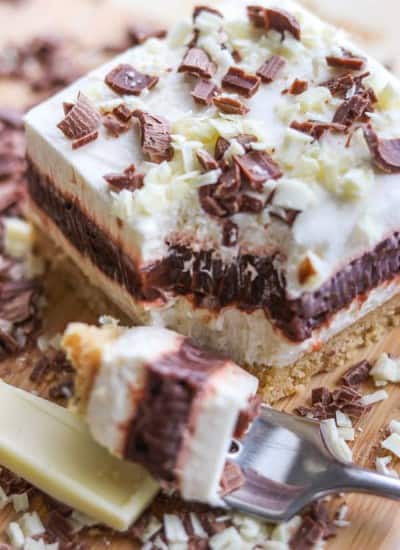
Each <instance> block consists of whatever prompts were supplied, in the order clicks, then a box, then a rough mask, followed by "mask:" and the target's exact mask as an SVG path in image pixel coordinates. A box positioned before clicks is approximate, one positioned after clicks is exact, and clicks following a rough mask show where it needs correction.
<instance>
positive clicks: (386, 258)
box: [29, 164, 400, 342]
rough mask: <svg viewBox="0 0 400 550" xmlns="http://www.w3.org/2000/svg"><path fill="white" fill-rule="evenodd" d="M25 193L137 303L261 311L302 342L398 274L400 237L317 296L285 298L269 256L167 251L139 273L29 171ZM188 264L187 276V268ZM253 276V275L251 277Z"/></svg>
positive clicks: (386, 242) (346, 271)
mask: <svg viewBox="0 0 400 550" xmlns="http://www.w3.org/2000/svg"><path fill="white" fill-rule="evenodd" d="M29 193H30V196H31V198H32V199H33V200H34V201H35V203H36V204H37V206H38V207H39V208H41V209H42V210H43V211H44V212H45V213H46V214H47V215H48V216H49V217H50V218H51V219H52V220H53V221H54V223H55V224H56V225H57V226H58V228H59V229H60V230H61V231H62V232H63V234H64V235H65V237H66V238H67V239H68V240H69V241H70V242H71V243H72V244H73V245H74V246H75V248H76V249H77V250H78V251H79V252H80V253H81V254H83V255H85V256H87V257H88V258H90V260H91V262H92V263H93V264H94V265H96V266H97V267H98V268H99V269H100V270H101V271H103V273H105V274H106V275H107V276H108V277H110V279H112V280H114V281H116V282H117V283H119V284H120V285H122V286H123V287H124V288H125V289H126V290H127V291H128V292H129V293H130V294H131V295H132V296H133V297H134V298H135V299H137V300H149V301H151V300H155V299H156V298H160V297H162V293H163V291H169V292H174V293H176V294H180V295H184V296H186V297H187V298H189V299H190V300H192V301H193V303H194V304H195V305H196V306H198V307H204V308H208V309H211V310H215V311H218V310H219V309H220V308H222V307H224V306H228V305H234V306H236V307H238V308H240V309H242V310H243V311H248V312H252V311H254V310H257V309H263V310H264V311H265V313H266V314H267V315H268V317H269V318H270V320H271V322H273V323H274V324H275V325H276V326H277V327H278V328H279V329H280V330H281V331H282V332H283V334H284V335H285V336H286V337H287V338H289V339H290V340H293V341H295V342H302V341H304V340H306V339H307V338H309V337H310V336H311V335H312V331H313V330H314V329H316V328H318V327H320V326H322V325H323V324H324V323H325V322H327V321H329V319H330V318H331V316H332V315H333V314H334V313H336V312H338V311H340V310H341V309H343V308H345V307H347V306H349V305H350V304H351V302H352V301H353V300H354V299H355V298H357V297H364V295H365V294H366V293H367V292H369V291H370V290H372V289H374V288H376V287H377V286H378V285H380V284H382V283H384V282H386V281H390V280H392V279H393V278H394V277H395V276H397V275H398V274H399V273H400V233H398V232H396V233H394V234H393V235H392V236H391V237H389V238H387V239H385V240H384V241H383V242H382V243H380V244H379V245H378V246H377V247H376V248H375V249H374V250H372V251H371V252H368V253H367V254H364V255H363V256H361V257H360V258H357V259H355V260H353V261H352V262H351V263H349V264H348V265H347V266H345V267H344V268H343V269H342V270H341V271H338V272H337V273H336V274H335V275H334V276H333V277H332V278H331V279H329V280H328V281H327V282H326V283H325V284H324V285H323V286H322V287H321V288H320V289H319V290H318V291H315V292H306V293H304V294H303V295H302V296H301V297H300V298H298V299H296V300H291V299H289V298H288V297H287V293H286V281H285V277H284V275H283V274H282V273H280V272H278V271H277V269H276V267H275V266H274V256H263V257H259V256H251V255H249V254H242V255H240V256H239V257H238V258H237V259H236V261H235V263H232V264H229V265H226V264H223V263H222V261H221V260H220V259H219V258H217V257H216V256H217V254H216V253H215V251H202V252H198V253H194V252H193V251H192V250H191V249H189V248H185V247H179V246H172V245H171V246H170V250H169V255H168V257H166V258H165V259H163V260H162V261H160V262H158V263H157V264H154V265H152V266H147V267H146V268H143V269H139V268H138V266H136V265H135V264H134V262H133V261H132V260H131V259H130V258H129V257H128V256H127V255H126V254H125V253H124V252H123V251H122V249H121V248H120V246H119V245H118V244H117V243H116V242H115V241H113V239H112V238H111V237H110V236H109V235H108V234H106V233H105V232H104V231H103V230H102V229H100V228H99V227H98V226H97V225H96V224H95V223H94V222H93V221H92V220H90V219H89V218H88V217H87V215H86V214H85V213H84V212H83V211H82V209H81V208H80V206H79V204H78V203H77V201H75V200H73V199H69V198H66V197H65V196H63V195H62V194H60V193H59V192H58V191H57V190H56V189H55V187H54V185H53V184H52V182H51V181H49V180H48V178H47V177H46V176H43V175H41V174H40V173H39V172H38V171H37V170H36V168H35V167H34V166H33V165H32V164H31V165H30V169H29ZM188 263H189V264H190V263H192V264H193V268H192V270H190V271H188V270H186V269H185V265H188ZM255 274H256V276H254V275H255Z"/></svg>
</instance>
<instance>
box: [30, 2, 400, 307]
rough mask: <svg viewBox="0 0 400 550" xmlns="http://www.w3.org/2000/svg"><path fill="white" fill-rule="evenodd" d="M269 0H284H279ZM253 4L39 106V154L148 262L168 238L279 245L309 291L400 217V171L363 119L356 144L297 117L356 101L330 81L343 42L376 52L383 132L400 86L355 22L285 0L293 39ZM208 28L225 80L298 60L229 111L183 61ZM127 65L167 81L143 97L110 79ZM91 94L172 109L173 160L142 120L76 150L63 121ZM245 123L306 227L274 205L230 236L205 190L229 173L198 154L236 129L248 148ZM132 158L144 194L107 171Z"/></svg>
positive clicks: (297, 286)
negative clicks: (294, 26) (313, 130)
mask: <svg viewBox="0 0 400 550" xmlns="http://www.w3.org/2000/svg"><path fill="white" fill-rule="evenodd" d="M257 4H258V5H262V6H267V7H276V2H273V1H265V0H263V1H260V2H257ZM247 5H248V2H246V1H242V0H241V1H235V2H234V1H232V0H224V1H222V2H220V3H219V4H218V9H219V10H220V11H221V12H222V14H223V16H224V18H223V19H221V17H219V16H218V15H216V14H212V13H209V12H207V11H203V12H201V13H200V14H199V15H198V17H197V18H196V19H195V22H194V23H193V22H192V21H189V20H188V21H182V22H181V23H179V24H178V25H177V26H176V27H175V28H174V29H173V30H172V31H171V32H170V33H169V35H168V37H167V39H166V40H157V39H151V40H149V41H148V42H146V43H145V44H143V45H142V46H140V47H137V48H134V49H132V50H129V51H127V52H125V53H124V54H122V55H121V56H119V57H118V58H116V59H114V60H113V61H111V62H110V63H108V64H106V65H104V66H103V67H100V68H99V69H97V70H95V71H93V72H91V73H90V74H88V75H87V76H86V77H84V78H83V79H81V80H79V81H78V82H77V83H75V84H74V85H72V86H71V87H69V88H68V89H66V90H64V91H63V92H61V93H60V94H58V95H57V96H55V97H54V98H52V99H50V100H48V101H46V102H45V103H44V104H42V105H40V106H38V107H36V108H35V109H33V110H32V111H31V112H30V113H29V114H28V116H27V119H26V124H27V131H28V154H29V155H30V157H31V158H32V160H33V161H34V163H35V164H36V165H37V166H38V168H39V169H41V170H42V171H43V172H44V173H46V174H48V175H49V176H51V177H53V179H54V180H55V182H56V184H57V185H58V186H59V187H60V188H61V190H62V191H64V192H65V193H67V194H70V195H72V196H74V197H77V198H78V199H79V200H80V201H81V203H82V204H83V206H84V208H85V209H86V210H87V211H88V213H89V215H91V216H92V217H93V218H94V219H96V220H97V221H98V222H99V224H100V225H101V226H103V227H105V228H106V229H107V230H109V232H110V233H111V234H112V235H114V236H115V237H116V238H117V239H118V240H119V241H120V242H121V246H122V247H123V248H124V249H125V250H126V251H127V252H128V253H130V254H132V256H134V257H135V258H136V259H137V260H138V261H139V263H141V264H147V263H150V262H153V261H155V260H157V259H160V258H161V257H163V255H165V253H166V252H167V244H166V243H167V242H168V243H174V244H176V243H184V244H188V243H189V244H190V246H191V247H192V248H193V249H195V250H198V249H209V248H213V249H216V250H217V251H218V253H219V254H220V255H221V257H222V258H223V259H224V260H226V261H232V260H234V259H235V257H236V256H237V254H238V253H239V251H241V252H242V253H244V252H248V253H251V254H257V255H263V254H269V253H274V252H276V251H279V255H278V256H277V259H276V262H277V267H279V268H280V269H281V271H282V272H283V273H284V274H285V278H286V281H287V290H288V293H289V295H290V296H291V297H297V296H299V295H300V294H301V293H303V292H304V291H305V290H313V289H316V288H318V287H319V286H320V285H321V284H322V283H323V282H324V281H326V280H327V279H329V277H330V276H332V274H334V273H335V272H336V271H337V270H338V269H339V268H341V267H343V265H344V264H346V263H347V262H348V261H349V260H351V259H353V258H355V257H357V256H360V255H361V254H362V253H364V252H365V251H366V250H368V249H370V248H373V247H374V246H375V245H376V244H377V243H378V242H380V241H381V240H383V239H384V238H385V236H387V235H389V234H390V233H392V232H393V231H395V230H396V229H397V228H398V227H399V226H400V185H399V183H400V182H399V178H400V175H384V174H381V173H378V172H377V170H376V169H375V168H374V166H373V163H372V158H371V154H370V151H369V150H368V147H367V145H366V142H365V139H364V137H363V134H362V131H361V130H359V131H356V132H355V134H354V136H353V139H352V140H351V143H350V145H349V146H348V147H346V146H345V145H346V140H347V136H346V135H343V134H337V133H333V132H326V133H325V134H324V135H323V136H322V137H321V138H320V139H319V140H313V138H311V137H310V136H308V135H306V134H303V133H301V132H299V131H296V130H294V129H291V128H290V124H291V122H293V121H299V122H304V121H306V120H309V119H315V120H319V121H324V122H330V121H331V120H332V118H333V116H334V113H335V112H336V110H337V108H338V106H339V105H340V104H341V103H342V102H343V100H342V99H340V98H337V97H333V96H332V94H331V92H330V91H329V89H328V88H327V87H325V86H320V84H321V83H323V82H325V81H327V80H328V79H330V78H332V77H334V76H335V75H336V74H337V72H336V70H335V69H332V68H331V67H329V66H328V64H327V62H326V57H327V56H332V55H333V56H341V55H343V51H342V49H345V50H349V51H351V53H352V54H354V55H357V56H362V57H366V59H367V60H366V63H365V67H364V68H363V71H364V72H365V71H367V72H369V73H370V75H369V76H368V77H366V78H365V80H364V83H365V85H367V86H370V87H372V88H373V90H374V92H375V94H376V96H377V99H378V102H377V104H376V105H375V110H374V112H373V113H371V115H370V117H371V122H372V124H373V126H374V128H375V129H376V131H377V132H378V133H379V135H380V136H381V137H385V138H394V137H400V109H399V107H400V84H399V83H398V81H397V80H396V79H395V78H394V77H393V76H392V75H391V74H390V73H388V72H387V71H386V69H384V68H383V67H382V66H380V65H379V64H378V63H376V62H375V61H373V60H372V59H370V58H368V57H367V56H365V54H364V53H363V52H360V51H359V49H358V48H357V47H356V46H354V45H353V44H351V43H349V42H348V40H347V38H346V36H345V35H344V34H343V33H342V32H341V31H338V30H336V29H335V28H333V27H331V26H329V25H327V24H325V23H322V22H321V21H320V20H319V19H318V18H316V17H315V16H313V15H312V14H310V13H309V12H307V11H306V10H304V9H303V8H301V7H300V6H298V5H297V4H296V3H294V2H292V1H291V0H282V1H280V2H279V8H280V9H286V10H287V11H288V12H290V14H292V15H293V16H294V17H296V19H297V20H298V21H299V24H300V28H301V39H300V40H297V39H296V37H295V36H293V35H292V34H290V33H286V34H285V38H284V40H282V37H281V34H280V33H279V32H277V31H274V30H270V31H268V32H266V31H263V30H260V29H257V28H255V27H254V26H253V25H252V24H251V22H250V21H249V19H248V17H247V14H246V7H247ZM194 30H196V32H197V35H198V39H197V46H198V47H200V48H203V49H204V50H205V51H206V52H207V53H208V54H209V56H210V58H211V59H212V60H213V61H214V62H215V64H216V67H217V72H216V74H215V75H214V77H213V80H214V81H215V82H217V83H220V82H221V79H222V78H223V76H224V75H225V74H226V72H227V70H228V69H229V68H230V67H231V66H233V65H235V66H238V67H240V68H242V69H244V70H245V71H248V72H251V73H255V72H256V71H257V70H258V68H259V67H260V66H261V65H262V64H263V63H264V62H265V61H266V60H267V59H269V58H270V57H271V56H272V55H279V56H281V57H282V58H283V59H284V60H285V62H286V63H285V65H284V67H283V68H282V70H281V71H280V72H279V73H278V75H277V77H276V79H275V80H274V81H273V82H272V83H269V84H264V83H262V84H261V86H260V88H259V90H258V92H257V93H256V94H255V95H254V96H253V97H251V98H250V99H248V100H246V104H247V106H248V107H249V112H248V113H247V114H245V115H227V114H223V113H221V112H219V111H218V109H217V108H216V107H215V106H209V107H204V106H199V105H197V104H196V103H195V102H194V101H193V98H192V97H191V94H190V92H191V91H192V89H193V86H194V85H193V80H191V79H190V78H189V77H188V75H186V74H182V73H179V72H178V68H179V66H180V64H181V62H182V59H183V57H184V54H185V52H186V50H187V45H188V44H189V43H190V41H191V39H192V38H193V31H194ZM221 33H222V34H223V37H224V45H222V43H221ZM232 52H239V54H240V58H241V61H239V62H238V61H235V60H234V59H233V57H232ZM123 63H127V64H131V65H133V66H134V67H135V69H137V70H138V71H141V72H143V73H145V74H148V75H151V76H154V77H157V78H159V81H158V84H157V85H156V86H155V87H154V88H153V89H151V90H145V91H143V92H142V93H141V94H140V95H139V96H133V95H119V94H117V93H116V92H114V91H113V90H112V89H111V88H110V87H109V86H107V84H106V83H105V76H106V75H107V74H108V73H109V72H110V71H111V70H112V69H114V68H115V67H116V66H117V65H118V64H123ZM296 78H298V79H302V80H305V81H307V82H308V84H309V86H308V89H307V90H306V91H305V92H304V93H302V94H299V95H292V94H289V93H286V94H282V92H283V91H284V90H286V89H288V88H290V86H291V84H292V83H293V81H294V80H295V79H296ZM79 91H81V92H82V93H84V94H85V95H86V96H87V97H88V98H89V99H90V100H91V101H92V102H93V104H94V105H95V106H96V107H97V109H99V110H100V111H101V112H102V113H106V112H110V111H111V110H112V109H113V108H115V107H116V106H118V105H120V104H121V103H125V104H126V105H128V106H129V108H131V109H139V110H143V111H146V112H149V113H151V114H154V115H157V116H162V117H164V118H166V119H167V120H168V121H169V123H170V125H171V131H172V145H173V149H174V156H173V159H172V160H171V161H170V162H168V161H165V162H162V163H161V164H154V163H150V162H146V161H145V160H144V157H143V154H142V150H141V146H140V136H139V132H138V131H137V129H133V130H130V131H128V132H126V133H123V134H121V135H120V136H119V137H117V138H114V137H110V136H108V135H107V133H106V131H105V129H104V128H101V130H100V135H99V138H98V139H97V140H96V141H94V142H92V143H90V144H88V145H86V146H84V147H82V148H80V149H79V150H72V148H71V142H70V141H69V140H68V139H67V138H66V137H65V136H64V135H63V134H62V133H61V132H60V130H59V129H58V128H57V126H56V125H57V123H58V122H59V121H60V120H61V119H62V117H63V111H62V103H63V102H64V101H65V102H71V101H75V100H76V97H77V94H78V92H79ZM224 95H227V96H229V97H232V98H237V97H238V96H237V95H236V94H234V93H233V94H232V93H225V92H224ZM240 99H242V98H240ZM243 133H245V134H252V135H254V136H255V137H256V138H257V142H256V143H255V144H254V147H255V148H256V149H259V150H266V151H267V152H269V153H270V154H271V155H272V156H273V158H274V159H275V160H276V161H277V162H278V163H279V165H280V167H281V169H282V172H283V177H282V178H281V179H278V180H276V181H272V180H269V181H266V182H265V183H264V184H263V188H262V189H261V191H260V193H259V195H260V196H262V197H263V198H264V199H265V198H267V197H269V196H270V195H271V192H272V191H273V190H274V189H276V192H275V194H274V196H273V200H272V206H273V207H274V208H275V209H276V208H283V209H285V208H289V209H294V210H299V211H300V214H299V215H298V216H297V218H296V219H295V221H294V223H293V225H292V226H290V225H288V224H286V223H284V222H282V221H280V220H279V219H277V218H276V217H275V216H271V205H270V206H267V207H266V208H265V209H264V210H263V211H262V212H261V213H259V214H247V213H239V214H236V215H234V216H233V217H232V220H233V221H234V222H235V223H236V224H237V226H238V228H239V232H238V234H239V238H238V242H237V244H236V245H235V246H233V247H225V246H223V240H222V239H223V236H222V225H221V220H220V219H217V218H214V217H211V216H209V215H208V214H207V213H206V212H205V211H204V210H203V208H202V207H201V205H200V202H199V194H198V189H199V187H201V186H203V185H206V184H210V183H215V182H216V181H217V180H218V177H219V175H220V173H219V171H218V170H215V171H211V172H209V173H206V174H203V173H202V171H201V166H200V164H199V162H198V160H197V157H196V151H197V150H199V149H205V150H206V151H209V152H212V153H213V151H214V146H215V143H216V141H217V139H218V137H224V138H226V139H228V140H230V141H231V144H232V148H231V151H230V153H228V155H229V154H231V153H232V150H233V151H235V150H237V145H235V143H234V141H232V140H233V139H234V137H235V136H237V135H238V134H243ZM132 163H134V164H135V165H136V166H137V170H138V171H140V172H144V173H145V178H144V185H143V187H142V188H141V189H138V190H136V191H134V192H132V191H129V190H123V191H121V192H119V193H115V192H113V191H112V190H110V188H109V186H108V185H107V183H106V181H105V180H104V178H103V176H104V175H105V174H108V173H110V172H116V173H122V172H123V170H124V169H126V168H127V167H128V166H129V165H131V164H132ZM118 220H122V222H123V223H122V224H121V223H119V222H118ZM305 258H312V259H313V262H312V263H313V276H312V277H311V278H304V277H303V278H300V279H301V280H299V266H300V265H302V262H304V259H305ZM189 268H190V267H189Z"/></svg>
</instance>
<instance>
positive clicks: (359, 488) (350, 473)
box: [335, 466, 400, 500]
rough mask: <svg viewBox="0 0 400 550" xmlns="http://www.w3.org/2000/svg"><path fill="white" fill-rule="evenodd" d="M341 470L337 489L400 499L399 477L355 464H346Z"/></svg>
mask: <svg viewBox="0 0 400 550" xmlns="http://www.w3.org/2000/svg"><path fill="white" fill-rule="evenodd" d="M340 470H341V471H340V474H339V475H338V477H337V480H336V483H337V489H339V490H340V491H344V492H356V493H366V494H370V495H377V496H382V497H386V498H391V499H393V500H400V480H399V479H396V478H393V477H390V476H385V475H382V474H378V473H375V472H372V471H370V470H364V469H363V468H357V467H355V466H344V467H342V468H341V469H340ZM336 483H335V485H336Z"/></svg>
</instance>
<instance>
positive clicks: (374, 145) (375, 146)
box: [363, 124, 400, 174]
mask: <svg viewBox="0 0 400 550" xmlns="http://www.w3.org/2000/svg"><path fill="white" fill-rule="evenodd" d="M363 130H364V137H365V140H366V142H367V144H368V147H369V150H370V151H371V155H372V159H373V162H374V164H375V166H377V167H378V168H379V169H380V170H382V171H383V172H386V173H387V174H396V173H398V172H400V139H381V138H380V137H379V136H378V134H377V133H376V132H375V130H374V129H373V128H372V126H371V125H370V124H367V125H365V126H364V127H363Z"/></svg>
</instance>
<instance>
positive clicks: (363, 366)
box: [342, 360, 372, 386]
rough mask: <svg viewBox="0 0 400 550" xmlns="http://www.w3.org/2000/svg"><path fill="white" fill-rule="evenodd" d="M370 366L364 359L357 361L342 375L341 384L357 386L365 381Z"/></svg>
mask: <svg viewBox="0 0 400 550" xmlns="http://www.w3.org/2000/svg"><path fill="white" fill-rule="evenodd" d="M371 368H372V366H371V364H370V363H369V362H368V361H366V360H364V361H361V362H360V363H357V365H354V366H353V367H351V369H349V370H348V371H346V372H345V374H344V375H343V377H342V381H343V384H345V385H346V386H358V385H359V384H362V383H363V382H366V381H367V380H368V378H369V375H370V372H371Z"/></svg>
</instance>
